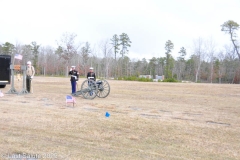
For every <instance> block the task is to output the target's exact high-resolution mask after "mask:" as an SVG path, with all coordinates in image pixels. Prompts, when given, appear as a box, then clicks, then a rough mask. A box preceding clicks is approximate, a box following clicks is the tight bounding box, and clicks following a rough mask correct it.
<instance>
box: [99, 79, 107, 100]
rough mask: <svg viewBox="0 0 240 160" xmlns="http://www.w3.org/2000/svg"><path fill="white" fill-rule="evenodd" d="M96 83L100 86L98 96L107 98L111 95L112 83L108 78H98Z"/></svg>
mask: <svg viewBox="0 0 240 160" xmlns="http://www.w3.org/2000/svg"><path fill="white" fill-rule="evenodd" d="M96 85H97V86H98V91H97V96H98V97H99V98H105V97H107V96H108V95H109V93H110V85H109V83H108V82H107V81H106V80H98V81H97V82H96Z"/></svg>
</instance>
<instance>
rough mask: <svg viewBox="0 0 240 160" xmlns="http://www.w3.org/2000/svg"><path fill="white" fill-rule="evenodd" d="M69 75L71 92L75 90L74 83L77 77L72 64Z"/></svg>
mask: <svg viewBox="0 0 240 160" xmlns="http://www.w3.org/2000/svg"><path fill="white" fill-rule="evenodd" d="M68 74H69V75H71V78H70V81H71V85H72V94H73V93H75V92H76V85H77V81H78V77H79V73H78V71H76V70H75V66H72V67H71V69H70V71H69V73H68Z"/></svg>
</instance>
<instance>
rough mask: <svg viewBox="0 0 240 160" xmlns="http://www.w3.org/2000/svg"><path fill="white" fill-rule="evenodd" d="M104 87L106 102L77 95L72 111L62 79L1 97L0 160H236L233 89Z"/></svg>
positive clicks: (237, 91)
mask: <svg viewBox="0 0 240 160" xmlns="http://www.w3.org/2000/svg"><path fill="white" fill-rule="evenodd" d="M83 80H84V79H80V82H79V88H80V85H81V83H82V81H83ZM108 82H109V83H110V85H111V93H110V95H109V96H108V97H107V98H104V99H101V98H97V97H96V98H95V99H94V100H86V99H83V98H82V97H81V96H80V97H77V98H76V99H77V104H76V106H75V107H74V108H73V107H72V106H71V105H70V104H68V106H67V107H66V106H65V96H66V95H67V94H69V93H70V90H71V88H70V82H69V78H50V77H35V79H34V81H33V85H34V93H33V94H27V95H13V94H5V96H4V97H1V98H0V155H1V156H2V158H1V159H4V157H3V155H12V154H14V153H15V154H17V153H20V154H23V153H24V154H39V155H45V154H53V153H54V154H55V155H56V156H57V158H56V159H73V160H74V159H76V160H79V159H167V160H168V159H170V160H175V159H179V160H185V159H204V160H207V159H216V160H226V159H228V160H231V159H232V160H237V159H240V98H239V97H240V86H239V85H230V84H222V85H219V84H195V83H188V84H186V83H149V82H148V83H145V82H127V81H113V80H109V81H108ZM21 85H22V82H16V89H17V90H18V91H20V90H21V89H20V88H21ZM9 89H10V86H7V87H6V88H5V89H3V90H2V91H3V92H4V93H6V92H7V91H8V90H9ZM107 111H108V112H109V113H110V114H111V116H110V117H109V118H106V117H105V113H106V112H107ZM52 159H54V158H52Z"/></svg>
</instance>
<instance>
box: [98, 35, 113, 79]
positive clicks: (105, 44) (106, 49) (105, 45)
mask: <svg viewBox="0 0 240 160" xmlns="http://www.w3.org/2000/svg"><path fill="white" fill-rule="evenodd" d="M112 49H113V46H112V45H111V44H110V43H109V40H108V39H107V40H103V41H102V42H101V43H100V50H101V53H102V55H103V69H104V77H106V78H109V66H110V63H111V60H112V55H113V51H112Z"/></svg>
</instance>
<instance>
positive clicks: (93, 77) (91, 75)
mask: <svg viewBox="0 0 240 160" xmlns="http://www.w3.org/2000/svg"><path fill="white" fill-rule="evenodd" d="M87 79H91V80H94V81H96V74H95V73H94V72H93V68H92V67H90V68H89V72H88V73H87Z"/></svg>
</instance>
